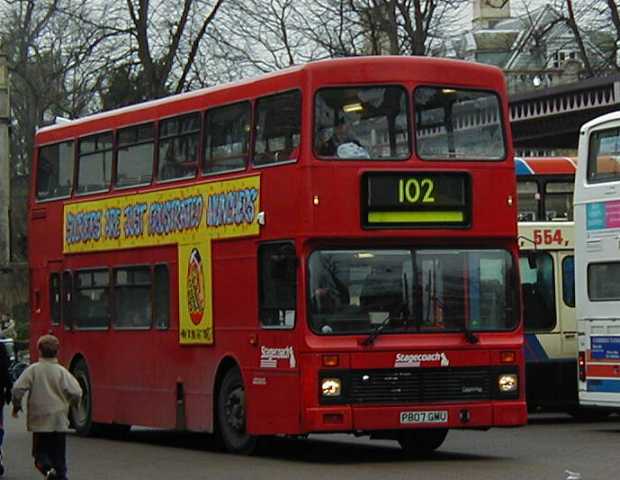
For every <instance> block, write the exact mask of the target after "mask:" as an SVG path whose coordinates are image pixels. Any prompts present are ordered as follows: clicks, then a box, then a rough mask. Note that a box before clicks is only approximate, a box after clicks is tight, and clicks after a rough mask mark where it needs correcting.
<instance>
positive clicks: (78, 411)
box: [69, 360, 95, 436]
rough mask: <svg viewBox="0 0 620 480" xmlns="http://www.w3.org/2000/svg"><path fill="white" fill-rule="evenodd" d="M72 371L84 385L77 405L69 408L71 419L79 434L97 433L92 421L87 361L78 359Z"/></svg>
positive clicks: (81, 384) (90, 389)
mask: <svg viewBox="0 0 620 480" xmlns="http://www.w3.org/2000/svg"><path fill="white" fill-rule="evenodd" d="M71 373H72V374H73V376H74V377H75V378H76V380H77V381H78V383H79V384H80V387H82V398H81V400H80V402H79V403H78V404H77V405H72V406H71V408H70V410H69V421H70V423H71V426H72V427H73V428H75V431H76V432H77V433H78V435H82V436H87V435H92V434H94V433H95V431H94V430H95V429H94V428H93V427H94V424H93V421H92V407H93V403H92V388H91V384H90V374H89V373H88V367H87V366H86V362H84V361H83V360H78V361H77V362H76V364H75V366H74V367H73V369H72V371H71Z"/></svg>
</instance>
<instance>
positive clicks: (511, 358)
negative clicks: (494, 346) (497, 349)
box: [499, 352, 517, 363]
mask: <svg viewBox="0 0 620 480" xmlns="http://www.w3.org/2000/svg"><path fill="white" fill-rule="evenodd" d="M499 357H500V358H499V361H500V363H514V362H515V360H516V359H517V356H516V355H515V352H501V353H500V354H499Z"/></svg>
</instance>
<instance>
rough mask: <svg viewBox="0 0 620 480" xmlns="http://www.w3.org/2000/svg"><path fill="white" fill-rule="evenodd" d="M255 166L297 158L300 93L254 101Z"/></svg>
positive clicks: (293, 92)
mask: <svg viewBox="0 0 620 480" xmlns="http://www.w3.org/2000/svg"><path fill="white" fill-rule="evenodd" d="M256 105H257V106H256V124H255V126H254V131H255V134H256V142H255V145H254V165H257V166H260V165H268V164H273V163H281V162H289V161H294V160H297V157H298V156H299V142H300V133H301V92H299V91H298V90H295V91H292V92H286V93H281V94H278V95H272V96H269V97H264V98H260V99H259V100H258V102H257V104H256Z"/></svg>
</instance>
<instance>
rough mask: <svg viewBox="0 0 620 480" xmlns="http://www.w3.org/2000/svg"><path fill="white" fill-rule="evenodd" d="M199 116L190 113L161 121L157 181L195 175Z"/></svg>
mask: <svg viewBox="0 0 620 480" xmlns="http://www.w3.org/2000/svg"><path fill="white" fill-rule="evenodd" d="M199 137H200V114H199V113H192V114H189V115H184V116H181V117H175V118H169V119H167V120H163V121H162V122H161V124H160V127H159V157H158V158H159V164H158V167H157V168H158V179H159V180H175V179H177V178H188V177H193V176H195V175H196V168H197V167H198V141H199Z"/></svg>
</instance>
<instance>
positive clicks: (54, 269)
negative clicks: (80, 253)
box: [33, 260, 62, 328]
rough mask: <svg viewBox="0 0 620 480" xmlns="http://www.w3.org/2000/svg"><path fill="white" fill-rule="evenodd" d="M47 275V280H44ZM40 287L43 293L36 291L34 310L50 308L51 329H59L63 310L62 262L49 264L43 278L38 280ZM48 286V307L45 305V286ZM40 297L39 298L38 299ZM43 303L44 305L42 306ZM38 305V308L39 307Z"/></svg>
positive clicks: (50, 262) (57, 261) (43, 272)
mask: <svg viewBox="0 0 620 480" xmlns="http://www.w3.org/2000/svg"><path fill="white" fill-rule="evenodd" d="M46 274H47V278H44V277H45V275H46ZM37 283H38V285H39V288H40V289H41V291H40V292H39V291H38V290H35V291H34V295H35V296H34V303H35V305H33V309H34V311H35V312H37V311H39V312H40V310H41V309H43V311H45V307H49V321H50V325H51V327H52V328H53V327H57V326H59V325H60V323H61V318H62V317H61V309H62V261H60V260H51V261H49V262H48V264H47V270H43V271H42V272H41V278H39V279H38V282H37ZM45 285H47V299H48V301H47V305H45V300H44V299H45V298H46V295H44V286H45ZM37 297H38V298H37ZM42 303H43V304H42ZM37 304H38V306H37Z"/></svg>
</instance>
